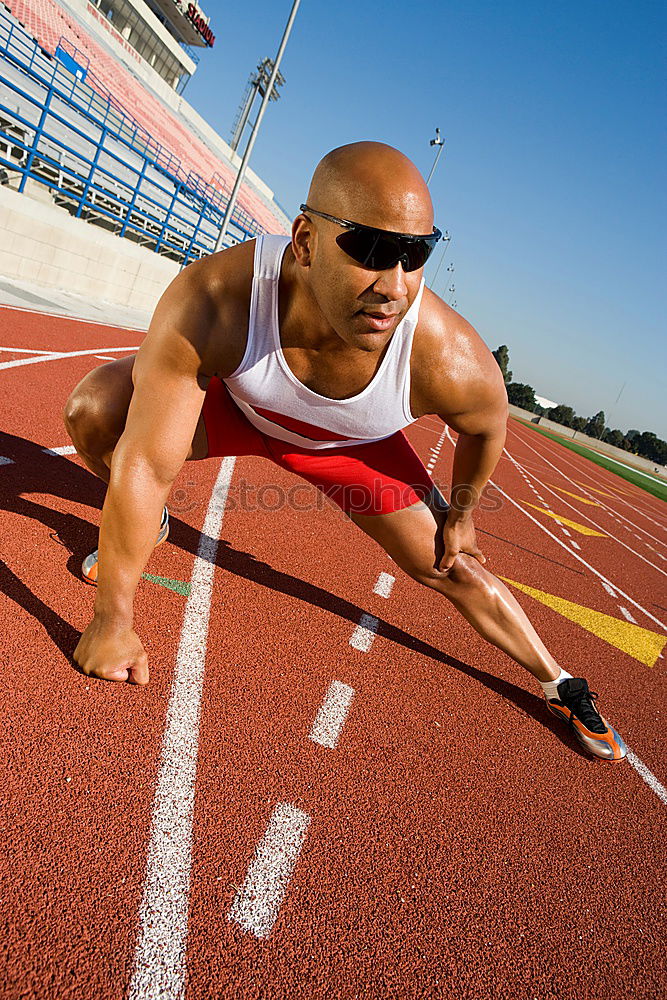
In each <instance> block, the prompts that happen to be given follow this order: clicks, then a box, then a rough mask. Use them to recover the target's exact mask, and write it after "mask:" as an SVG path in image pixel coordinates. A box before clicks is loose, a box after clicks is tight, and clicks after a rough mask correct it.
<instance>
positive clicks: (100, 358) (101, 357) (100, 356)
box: [95, 354, 118, 361]
mask: <svg viewBox="0 0 667 1000" xmlns="http://www.w3.org/2000/svg"><path fill="white" fill-rule="evenodd" d="M95 357H96V358H97V359H98V361H117V360H118V359H117V358H110V357H108V356H107V355H106V354H96V355H95Z"/></svg>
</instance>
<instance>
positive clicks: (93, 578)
mask: <svg viewBox="0 0 667 1000" xmlns="http://www.w3.org/2000/svg"><path fill="white" fill-rule="evenodd" d="M168 535H169V512H168V511H167V508H166V507H165V508H164V510H163V511H162V520H161V521H160V530H159V532H158V536H157V541H156V542H155V548H157V547H158V545H162V543H163V542H166V540H167V537H168ZM81 575H82V576H83V579H84V580H85V581H86V583H92V585H93V586H94V587H96V586H97V549H95V551H94V552H91V553H90V555H89V556H86V558H85V559H84V560H83V562H82V563H81Z"/></svg>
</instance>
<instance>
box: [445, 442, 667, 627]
mask: <svg viewBox="0 0 667 1000" xmlns="http://www.w3.org/2000/svg"><path fill="white" fill-rule="evenodd" d="M450 441H451V438H450ZM452 443H453V442H452ZM534 450H535V449H533V451H534ZM489 482H490V483H491V485H492V486H495V488H496V489H497V490H498V492H499V493H500V494H501V495H502V496H504V497H505V499H506V500H509V502H510V503H511V504H512V506H513V507H516V509H517V510H520V511H521V513H522V514H523V515H524V517H527V518H528V520H529V521H532V522H533V524H536V525H537V527H538V528H539V529H540V531H543V532H544V534H545V535H548V536H549V538H552V539H553V540H554V542H555V543H556V545H560V547H561V548H563V549H565V551H566V552H569V553H570V555H571V556H572V557H573V558H574V559H576V560H577V562H580V563H581V565H582V566H585V567H586V569H589V570H590V571H591V573H593V574H594V575H595V576H597V578H598V579H599V580H605V581H606V582H607V583H608V584H609V586H610V587H611V586H613V587H614V589H615V590H616V591H617V593H618V594H620V595H621V597H624V598H625V599H626V601H629V602H630V604H632V605H633V607H635V608H637V610H638V611H641V612H642V614H644V615H646V617H647V618H650V619H651V621H652V622H655V624H656V625H658V626H659V628H661V629H662V630H663V631H667V625H664V624H663V622H661V621H660V619H659V618H656V617H655V615H652V614H651V612H650V611H647V610H646V608H644V607H642V605H641V604H639V602H638V601H635V600H634V598H632V597H630V595H629V594H626V593H625V591H624V590H621V588H620V587H617V586H616V584H612V582H611V580H608V579H607V577H606V576H605V575H604V574H603V573H601V572H600V570H598V569H596V568H595V566H591V564H590V563H589V562H586V560H585V559H584V557H583V556H578V555H577V553H576V552H572V551H571V550H570V549H569V548H568V543H567V542H565V541H563V539H561V538H559V537H558V535H554V534H553V532H551V531H549V529H548V528H547V527H546V526H545V525H544V524H542V522H541V521H538V520H537V518H536V517H533V515H532V514H530V513H529V512H528V511H527V510H526V508H525V507H523V506H522V505H521V504H520V503H518V502H517V501H516V500H515V499H514V497H511V496H510V495H509V493H505V490H504V489H502V487H500V486H499V485H498V483H496V482H495V481H494V480H493V479H489ZM570 544H571V545H573V546H574V547H575V549H578V548H579V546H578V545H577V543H576V542H575V541H574V540H572V539H571V540H570Z"/></svg>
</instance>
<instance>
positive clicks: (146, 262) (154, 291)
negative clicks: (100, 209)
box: [0, 181, 180, 312]
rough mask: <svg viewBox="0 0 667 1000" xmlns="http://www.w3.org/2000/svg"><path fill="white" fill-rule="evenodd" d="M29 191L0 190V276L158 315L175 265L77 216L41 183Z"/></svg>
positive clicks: (0, 187)
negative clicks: (156, 311)
mask: <svg viewBox="0 0 667 1000" xmlns="http://www.w3.org/2000/svg"><path fill="white" fill-rule="evenodd" d="M30 193H31V194H33V195H34V197H30V196H29V194H19V193H18V192H17V191H13V190H11V188H8V187H6V186H0V274H2V275H5V276H6V277H8V278H21V279H22V280H24V281H34V282H36V283H38V284H40V285H45V286H47V287H48V288H59V289H62V290H64V291H70V292H75V293H77V294H79V295H85V296H87V297H88V298H91V299H93V300H95V301H103V302H110V303H113V304H115V305H123V306H129V307H130V308H133V309H141V310H144V311H147V312H152V311H153V309H154V308H155V305H156V304H157V301H158V299H159V298H160V296H161V294H162V292H163V291H164V290H165V288H166V287H167V285H168V284H169V282H170V281H171V280H172V279H173V278H175V277H176V275H177V274H178V272H179V270H180V267H179V265H178V264H177V263H176V262H175V261H172V260H165V258H163V257H159V256H158V255H157V254H156V253H153V252H152V251H151V250H146V249H144V248H143V247H140V246H137V245H136V244H135V243H132V242H130V240H126V239H121V238H120V237H119V236H114V235H113V234H112V233H108V232H106V231H105V230H104V229H100V228H99V227H98V226H93V225H91V224H90V223H88V222H84V221H83V220H82V219H74V218H72V216H71V215H70V214H69V212H67V211H66V210H65V209H64V208H58V207H56V206H55V205H54V204H53V202H52V201H51V198H50V195H49V193H48V191H47V189H46V187H45V186H44V185H42V184H38V182H36V181H33V182H32V186H31V189H30Z"/></svg>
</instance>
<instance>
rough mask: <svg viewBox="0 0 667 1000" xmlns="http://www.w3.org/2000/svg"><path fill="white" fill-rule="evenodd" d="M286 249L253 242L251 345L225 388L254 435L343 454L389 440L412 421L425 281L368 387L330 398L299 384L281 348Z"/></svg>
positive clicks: (267, 240) (269, 239)
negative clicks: (414, 358) (413, 356)
mask: <svg viewBox="0 0 667 1000" xmlns="http://www.w3.org/2000/svg"><path fill="white" fill-rule="evenodd" d="M289 243H290V237H289V236H260V237H258V239H257V243H256V246H255V260H254V273H253V279H252V294H251V298H250V316H249V320H248V342H247V344H246V349H245V354H244V355H243V359H242V361H241V364H240V365H239V367H238V368H237V369H236V371H235V372H234V373H233V374H232V375H229V376H228V377H227V378H225V379H223V382H224V383H225V385H226V386H227V389H228V390H229V393H230V395H231V396H232V399H233V400H234V402H235V403H236V404H237V406H238V407H239V408H240V409H241V410H242V411H243V412H244V413H245V415H246V416H247V418H248V420H249V421H250V423H251V424H253V425H254V426H255V427H256V428H257V429H258V430H260V431H262V432H263V433H264V434H268V435H269V436H270V437H274V438H279V439H280V440H281V441H287V442H289V443H290V444H294V445H298V446H299V447H301V448H313V449H315V448H340V447H347V446H348V445H355V444H368V443H369V442H371V441H381V440H382V439H383V438H386V437H390V436H391V435H392V434H395V433H396V431H399V430H401V428H403V427H406V426H407V425H408V424H411V423H413V422H414V420H415V419H416V418H415V417H413V415H412V413H411V412H410V353H411V350H412V338H413V334H414V331H415V327H416V325H417V319H418V317H419V305H420V302H421V298H422V294H423V291H424V279H423V278H422V282H421V285H420V286H419V291H418V292H417V295H416V297H415V300H414V302H413V303H412V305H411V306H410V308H409V309H408V311H407V313H406V314H405V316H404V317H403V319H402V320H401V322H400V323H399V324H398V326H397V327H396V329H395V330H394V333H393V335H392V338H391V341H390V343H389V347H388V348H387V351H386V353H385V356H384V358H383V359H382V363H381V365H380V367H379V369H378V371H377V372H376V373H375V375H374V377H373V379H372V381H371V382H370V383H369V384H368V385H367V386H366V388H365V389H363V390H362V391H361V392H360V393H357V395H356V396H350V397H349V398H348V399H330V398H329V397H328V396H320V395H319V393H317V392H313V391H312V389H309V388H308V387H307V386H305V385H304V384H303V383H302V382H299V380H298V379H297V378H296V376H295V375H294V373H293V372H292V371H291V369H290V367H289V365H288V364H287V361H286V359H285V355H284V354H283V351H282V347H281V344H280V333H279V328H278V282H279V278H280V265H281V262H282V259H283V255H284V253H285V250H286V248H287V247H288V245H289Z"/></svg>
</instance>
